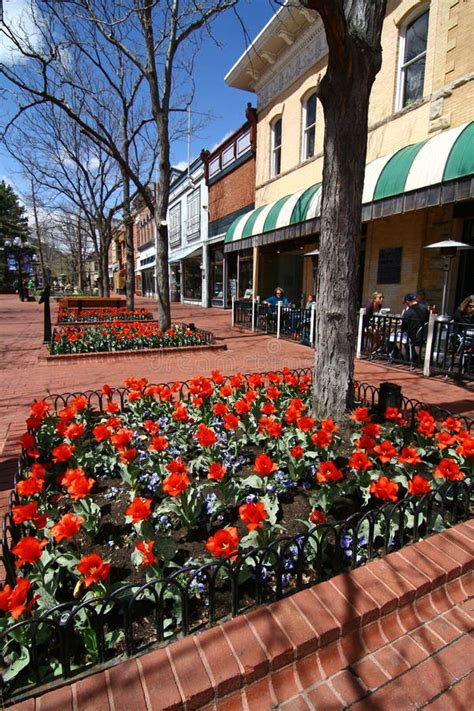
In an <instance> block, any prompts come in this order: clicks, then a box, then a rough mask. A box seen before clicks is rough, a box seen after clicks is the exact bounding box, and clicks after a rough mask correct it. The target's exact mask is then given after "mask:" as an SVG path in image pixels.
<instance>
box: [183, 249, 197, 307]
mask: <svg viewBox="0 0 474 711" xmlns="http://www.w3.org/2000/svg"><path fill="white" fill-rule="evenodd" d="M183 272H184V298H185V299H194V300H196V301H198V300H201V298H202V272H201V257H197V258H195V259H185V260H184V261H183Z"/></svg>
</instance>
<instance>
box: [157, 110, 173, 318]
mask: <svg viewBox="0 0 474 711" xmlns="http://www.w3.org/2000/svg"><path fill="white" fill-rule="evenodd" d="M158 127H159V134H160V145H161V156H160V166H159V177H158V185H157V187H156V194H155V199H156V203H155V204H156V209H155V234H156V267H155V268H156V291H157V302H158V303H157V305H158V321H159V323H160V328H163V329H166V328H169V327H170V326H171V303H170V284H169V268H168V223H167V222H166V212H167V210H168V199H169V185H170V173H171V170H170V160H169V135H168V116H167V115H160V116H159V119H158Z"/></svg>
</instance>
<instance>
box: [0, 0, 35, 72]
mask: <svg viewBox="0 0 474 711" xmlns="http://www.w3.org/2000/svg"><path fill="white" fill-rule="evenodd" d="M31 5H32V2H30V0H3V24H4V25H5V29H2V28H1V25H0V62H4V63H5V64H13V62H17V61H21V60H22V59H24V58H23V57H22V54H21V52H19V51H18V49H17V48H16V47H15V45H14V43H12V41H11V40H10V39H9V37H8V34H14V36H15V37H16V39H17V41H18V42H19V43H23V42H25V43H28V44H29V45H30V46H34V47H35V46H36V47H37V46H38V45H39V42H40V35H39V33H38V31H37V29H36V23H35V21H34V19H33V17H32V14H31ZM35 12H36V13H38V9H37V8H36V7H35Z"/></svg>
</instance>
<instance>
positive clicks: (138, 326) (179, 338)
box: [49, 321, 212, 355]
mask: <svg viewBox="0 0 474 711" xmlns="http://www.w3.org/2000/svg"><path fill="white" fill-rule="evenodd" d="M211 342H212V334H210V333H208V332H207V331H201V330H193V329H190V328H189V327H188V326H186V325H183V324H176V325H174V326H172V327H171V328H169V329H167V330H166V331H163V330H162V329H160V328H159V326H158V324H157V323H155V322H153V323H146V322H145V323H140V322H136V321H132V322H130V323H123V322H122V323H121V322H120V321H112V322H111V323H110V324H102V325H100V326H89V325H88V326H61V327H59V328H55V329H54V330H53V337H52V341H51V344H50V346H49V352H50V354H51V355H63V354H67V353H104V352H106V353H111V352H116V351H129V350H144V349H148V348H153V349H155V348H176V347H182V346H202V345H206V344H208V343H211Z"/></svg>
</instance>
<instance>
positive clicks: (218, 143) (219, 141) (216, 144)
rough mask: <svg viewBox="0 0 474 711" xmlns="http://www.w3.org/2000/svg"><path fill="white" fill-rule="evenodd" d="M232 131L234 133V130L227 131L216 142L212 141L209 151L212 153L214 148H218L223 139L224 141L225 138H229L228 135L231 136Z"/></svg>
mask: <svg viewBox="0 0 474 711" xmlns="http://www.w3.org/2000/svg"><path fill="white" fill-rule="evenodd" d="M233 133H234V131H227V133H226V134H225V136H223V137H222V138H220V139H219V140H218V141H217V143H214V145H213V146H212V148H211V149H210V153H213V152H214V151H215V150H216V148H218V147H219V146H220V145H221V144H222V143H224V141H226V140H227V139H228V138H229V136H232V134H233Z"/></svg>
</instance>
